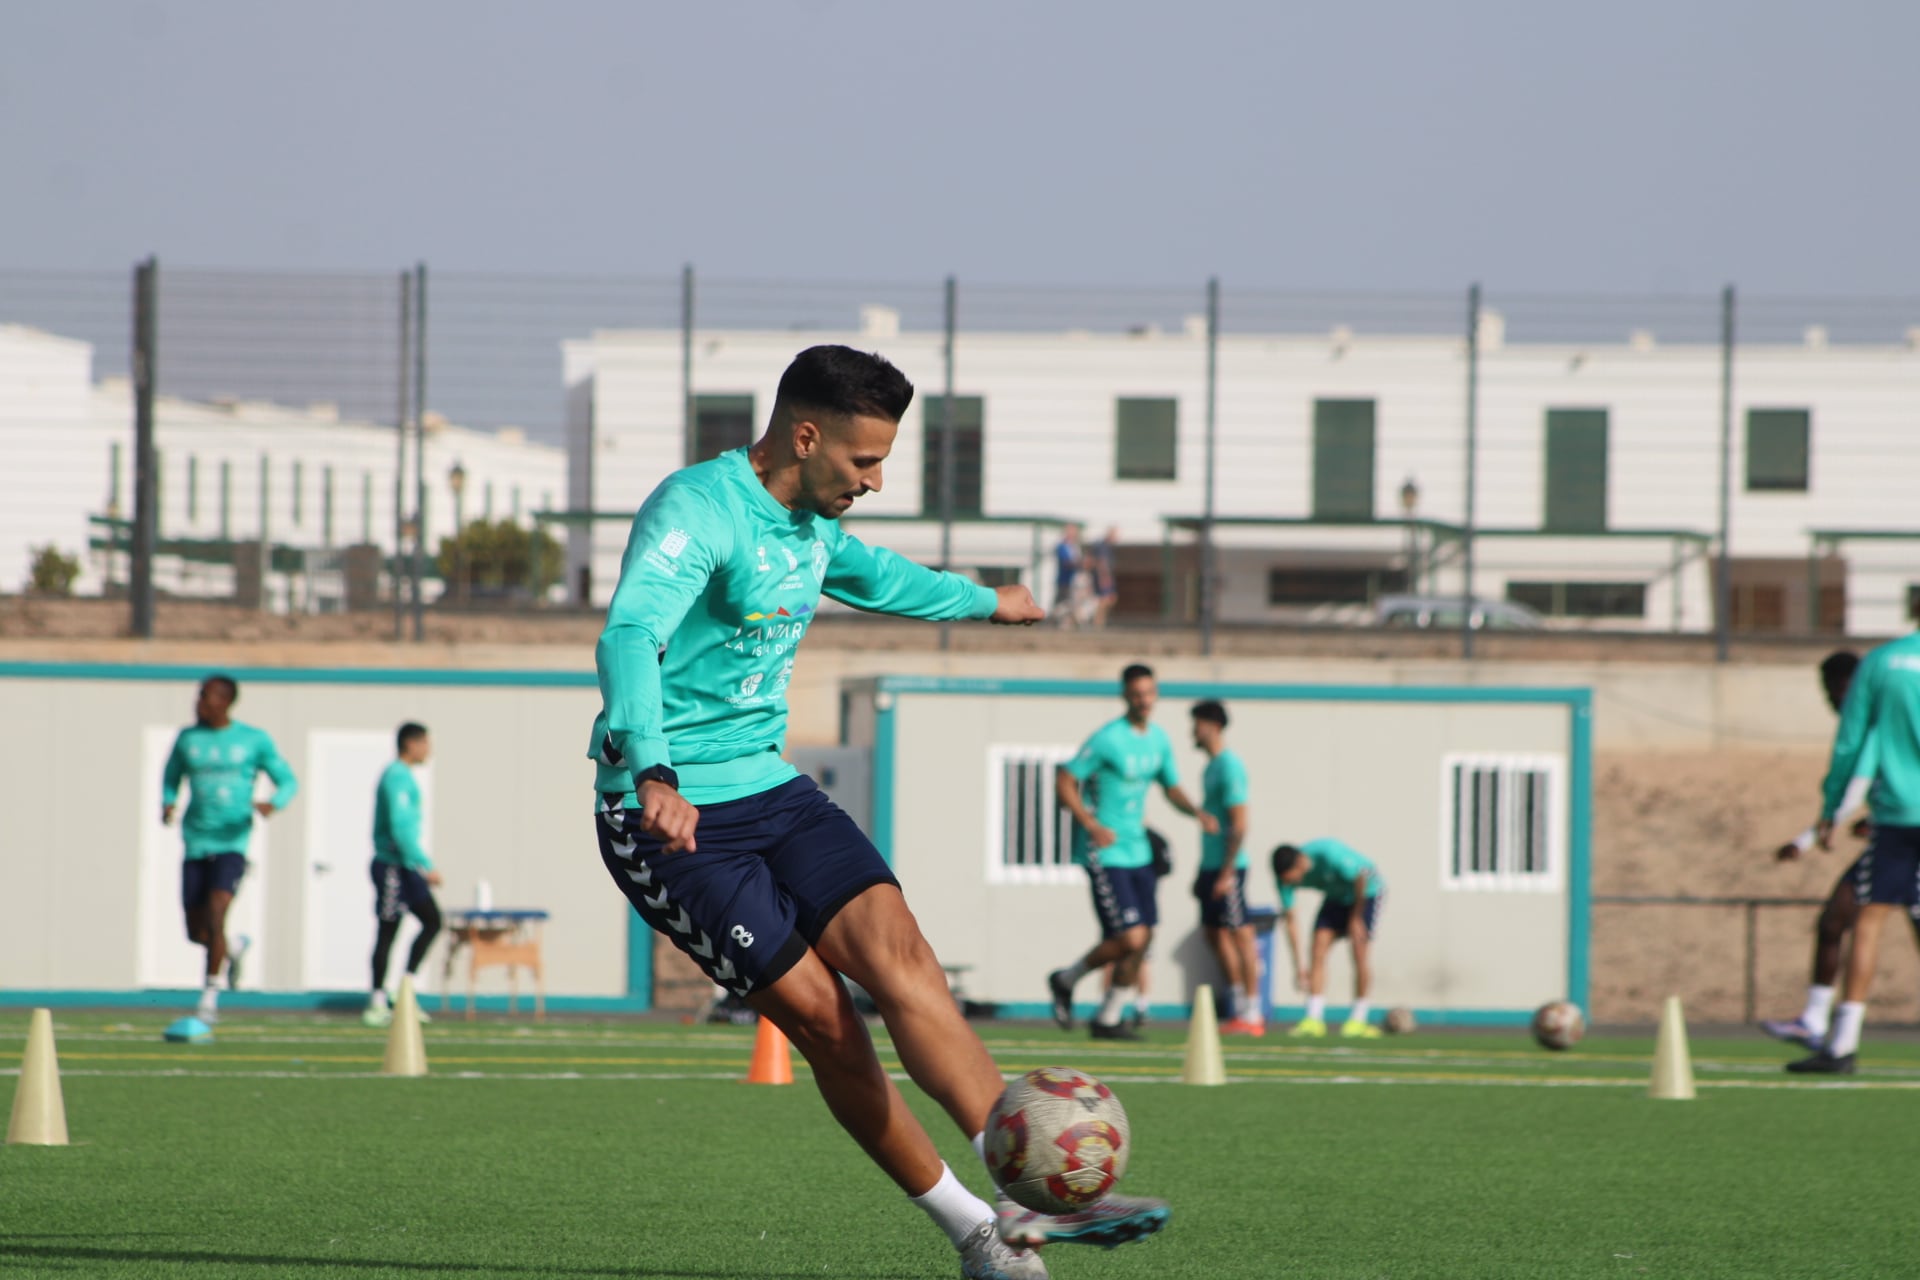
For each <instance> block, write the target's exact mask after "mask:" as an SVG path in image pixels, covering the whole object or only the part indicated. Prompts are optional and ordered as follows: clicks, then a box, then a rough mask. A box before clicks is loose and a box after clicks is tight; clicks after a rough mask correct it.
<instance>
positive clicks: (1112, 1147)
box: [987, 1067, 1133, 1213]
mask: <svg viewBox="0 0 1920 1280" xmlns="http://www.w3.org/2000/svg"><path fill="white" fill-rule="evenodd" d="M1132 1145H1133V1139H1132V1136H1131V1135H1130V1133H1129V1131H1128V1128H1127V1113H1126V1111H1125V1110H1124V1109H1122V1108H1121V1106H1120V1100H1119V1099H1118V1098H1116V1097H1114V1096H1113V1090H1111V1089H1109V1088H1107V1086H1106V1085H1104V1084H1101V1083H1100V1082H1099V1081H1098V1080H1095V1079H1094V1078H1093V1077H1092V1076H1090V1075H1087V1074H1086V1073H1085V1072H1081V1071H1075V1070H1074V1069H1073V1068H1071V1067H1041V1068H1040V1069H1039V1070H1037V1071H1029V1072H1027V1074H1025V1075H1023V1076H1021V1077H1020V1078H1019V1079H1017V1080H1014V1081H1013V1082H1012V1083H1010V1084H1008V1085H1007V1088H1006V1092H1004V1093H1002V1094H1001V1095H1000V1100H999V1101H998V1102H996V1103H994V1104H993V1110H992V1111H991V1112H989V1113H988V1115H987V1172H988V1173H990V1174H992V1175H993V1181H994V1184H995V1185H996V1186H998V1187H999V1188H1000V1189H1001V1190H1002V1191H1004V1192H1006V1193H1007V1194H1008V1195H1009V1196H1011V1197H1013V1199H1015V1200H1016V1201H1018V1202H1019V1203H1021V1204H1023V1205H1025V1206H1026V1207H1027V1208H1029V1209H1032V1210H1035V1211H1036V1212H1039V1213H1077V1212H1079V1211H1080V1210H1082V1209H1084V1208H1086V1207H1087V1206H1088V1205H1090V1204H1092V1203H1093V1202H1094V1201H1096V1200H1098V1199H1100V1197H1102V1196H1104V1195H1106V1194H1107V1192H1108V1191H1109V1190H1111V1189H1112V1188H1113V1184H1114V1183H1116V1182H1118V1181H1120V1175H1121V1174H1123V1173H1125V1172H1126V1171H1127V1155H1128V1153H1129V1151H1130V1150H1131V1148H1132Z"/></svg>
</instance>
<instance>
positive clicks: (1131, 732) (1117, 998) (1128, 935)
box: [1047, 663, 1219, 1040]
mask: <svg viewBox="0 0 1920 1280" xmlns="http://www.w3.org/2000/svg"><path fill="white" fill-rule="evenodd" d="M1120 693H1121V696H1122V697H1123V698H1125V700H1126V704H1127V713H1126V714H1125V715H1124V716H1121V717H1120V718H1119V719H1118V720H1110V721H1108V722H1107V723H1106V724H1104V725H1102V726H1100V728H1099V729H1097V730H1095V731H1094V734H1093V736H1092V737H1091V738H1088V739H1087V741H1086V743H1085V744H1084V745H1083V746H1082V747H1081V748H1080V751H1079V754H1077V755H1075V756H1074V757H1073V759H1071V760H1069V761H1068V762H1067V763H1065V764H1063V765H1061V766H1060V768H1059V769H1058V770H1057V771H1056V772H1055V774H1054V793H1055V795H1056V796H1058V797H1059V801H1060V807H1061V808H1063V809H1065V810H1066V811H1067V812H1069V813H1071V814H1072V815H1073V860H1074V861H1075V862H1077V863H1079V864H1080V865H1081V866H1083V867H1085V868H1086V869H1087V883H1088V886H1089V887H1090V888H1091V889H1092V890H1093V913H1094V916H1095V917H1096V918H1097V919H1098V920H1099V921H1100V941H1099V942H1097V943H1095V944H1094V947H1093V949H1092V950H1091V951H1089V952H1087V954H1085V955H1084V956H1082V957H1080V959H1078V960H1076V961H1075V962H1074V963H1072V964H1070V965H1067V966H1066V967H1065V968H1062V969H1055V970H1054V971H1053V972H1052V973H1049V974H1048V975H1047V989H1048V992H1049V993H1050V994H1051V995H1052V997H1053V1020H1054V1021H1055V1022H1057V1023H1059V1024H1060V1029H1061V1030H1062V1031H1065V1030H1068V1029H1069V1028H1071V1027H1072V1026H1073V988H1074V986H1075V985H1076V984H1077V983H1078V982H1079V981H1080V979H1082V978H1084V977H1086V976H1087V975H1088V974H1089V973H1093V972H1094V971H1096V970H1098V969H1101V968H1103V967H1105V966H1106V965H1109V964H1111V965H1112V966H1113V985H1112V986H1111V987H1109V988H1107V998H1106V1000H1105V1001H1104V1002H1102V1004H1101V1005H1100V1012H1099V1014H1098V1015H1096V1016H1095V1018H1094V1020H1093V1038H1094V1039H1095V1040H1139V1039H1141V1038H1142V1037H1141V1034H1140V1031H1139V1029H1138V1028H1136V1027H1131V1026H1129V1025H1127V1022H1126V1014H1127V1010H1128V1009H1130V1008H1131V1007H1132V1006H1133V1004H1134V1001H1135V1000H1136V999H1137V998H1138V996H1139V993H1140V981H1141V971H1142V969H1141V967H1142V965H1144V964H1145V963H1146V957H1147V946H1148V944H1150V943H1151V942H1152V941H1153V928H1154V926H1155V925H1157V924H1159V923H1160V907H1159V900H1158V895H1159V890H1160V877H1159V876H1158V875H1156V874H1155V873H1154V869H1153V848H1152V845H1151V844H1149V843H1148V840H1147V817H1146V814H1147V788H1148V787H1150V786H1152V785H1153V784H1154V783H1155V782H1158V783H1159V784H1160V787H1161V789H1162V790H1163V791H1164V792H1165V793H1166V797H1167V803H1169V804H1171V805H1172V806H1173V807H1174V808H1176V809H1178V810H1179V811H1180V812H1182V813H1184V814H1187V815H1189V816H1191V817H1194V818H1197V819H1198V820H1199V822H1200V829H1201V830H1202V831H1206V832H1209V833H1212V832H1214V831H1217V830H1218V829H1219V824H1218V823H1216V822H1215V821H1214V820H1213V817H1212V815H1210V814H1208V813H1207V812H1206V811H1205V810H1203V809H1201V808H1200V807H1199V806H1198V805H1196V804H1194V802H1193V801H1192V800H1190V799H1188V797H1187V793H1186V792H1185V791H1182V790H1181V789H1180V770H1179V768H1178V766H1176V765H1175V764H1174V760H1173V740H1172V739H1171V738H1169V737H1167V731H1166V730H1165V729H1162V728H1161V727H1160V726H1159V725H1157V724H1154V723H1153V721H1152V716H1153V706H1154V703H1156V702H1157V701H1159V699H1160V690H1159V686H1158V685H1157V684H1156V683H1155V681H1154V678H1153V670H1152V668H1150V667H1145V666H1141V665H1140V664H1139V663H1135V664H1134V665H1132V666H1130V667H1128V668H1127V669H1126V670H1125V671H1122V672H1121V673H1120Z"/></svg>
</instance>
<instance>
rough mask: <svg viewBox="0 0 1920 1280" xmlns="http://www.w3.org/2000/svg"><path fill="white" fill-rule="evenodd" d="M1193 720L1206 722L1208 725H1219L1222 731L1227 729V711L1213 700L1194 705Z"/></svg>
mask: <svg viewBox="0 0 1920 1280" xmlns="http://www.w3.org/2000/svg"><path fill="white" fill-rule="evenodd" d="M1193 718H1194V719H1195V720H1204V721H1206V722H1207V723H1208V724H1217V725H1219V726H1220V727H1221V728H1222V729H1224V728H1226V727H1227V709H1226V708H1225V707H1224V706H1222V705H1221V704H1220V703H1219V702H1218V701H1216V700H1215V699H1213V698H1208V699H1207V700H1206V701H1204V702H1196V703H1194V704H1193Z"/></svg>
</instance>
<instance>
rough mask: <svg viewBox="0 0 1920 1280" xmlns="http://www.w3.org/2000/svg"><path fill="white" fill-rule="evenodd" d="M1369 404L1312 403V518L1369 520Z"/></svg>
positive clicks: (1371, 404) (1371, 413)
mask: <svg viewBox="0 0 1920 1280" xmlns="http://www.w3.org/2000/svg"><path fill="white" fill-rule="evenodd" d="M1373 422H1374V402H1373V401H1371V400H1315V401H1314V402H1313V518H1314V519H1315V520H1371V519H1373Z"/></svg>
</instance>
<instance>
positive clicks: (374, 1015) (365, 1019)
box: [360, 1005, 393, 1027]
mask: <svg viewBox="0 0 1920 1280" xmlns="http://www.w3.org/2000/svg"><path fill="white" fill-rule="evenodd" d="M360 1024H361V1025H362V1026H367V1027H386V1026H391V1025H392V1024H393V1010H391V1009H388V1008H386V1007H384V1006H382V1007H379V1008H376V1007H375V1006H373V1005H368V1006H367V1007H366V1008H365V1009H363V1010H361V1013H360Z"/></svg>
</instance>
